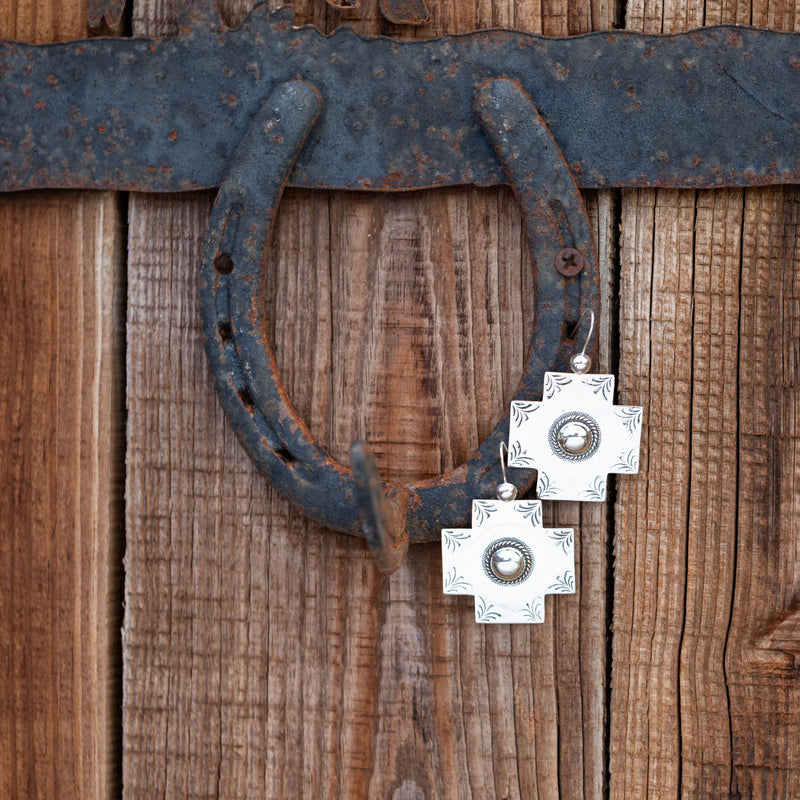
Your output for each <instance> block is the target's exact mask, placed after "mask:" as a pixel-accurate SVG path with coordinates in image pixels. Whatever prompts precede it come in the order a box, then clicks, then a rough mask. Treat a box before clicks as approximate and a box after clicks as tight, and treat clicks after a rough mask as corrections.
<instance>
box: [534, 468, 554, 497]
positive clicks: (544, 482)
mask: <svg viewBox="0 0 800 800" xmlns="http://www.w3.org/2000/svg"><path fill="white" fill-rule="evenodd" d="M558 492H559V489H558V486H556V484H555V483H553V482H552V481H551V480H550V476H549V475H548V474H547V473H546V472H544V471H543V470H541V469H540V470H539V478H538V480H537V482H536V493H537V494H538V495H539V497H541V498H543V499H544V500H546V499H547V498H548V497H558Z"/></svg>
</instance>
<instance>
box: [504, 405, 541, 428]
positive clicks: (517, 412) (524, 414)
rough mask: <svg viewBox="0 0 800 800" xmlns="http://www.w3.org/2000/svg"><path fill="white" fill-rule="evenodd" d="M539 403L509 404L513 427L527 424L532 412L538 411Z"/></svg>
mask: <svg viewBox="0 0 800 800" xmlns="http://www.w3.org/2000/svg"><path fill="white" fill-rule="evenodd" d="M541 405H542V404H541V403H532V402H522V401H519V400H517V401H515V402H513V403H512V404H511V421H512V423H513V424H514V425H516V426H520V425H522V424H523V423H524V422H527V421H528V420H529V419H530V417H531V414H533V412H534V411H538V409H539V407H540V406H541Z"/></svg>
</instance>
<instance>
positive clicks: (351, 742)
mask: <svg viewBox="0 0 800 800" xmlns="http://www.w3.org/2000/svg"><path fill="white" fill-rule="evenodd" d="M578 5H579V6H580V8H581V13H580V14H577V13H572V14H568V13H567V8H566V4H563V5H559V4H554V6H553V14H550V13H549V12H548V11H547V10H542V9H533V8H531V9H526V10H525V12H526V13H525V15H524V16H523V15H522V14H521V13H520V10H519V8H517V9H515V8H514V5H513V4H511V3H503V2H495V3H492V4H486V5H485V6H482V7H474V8H473V7H470V6H468V5H467V4H464V3H461V4H452V5H448V4H441V5H438V6H436V8H435V23H434V25H433V26H431V27H430V29H426V31H425V32H424V33H425V35H434V34H436V33H437V32H444V31H467V30H471V29H473V28H476V27H487V26H491V25H498V24H502V25H507V26H513V27H519V28H523V29H528V30H533V31H542V30H543V29H544V31H545V32H546V33H550V34H566V33H568V32H577V29H576V28H577V26H581V25H584V26H585V25H586V23H587V20H589V19H590V18H591V13H592V12H591V9H590V7H589V6H588V5H586V6H583V5H581V4H578ZM295 12H296V15H297V19H298V21H300V22H302V21H310V22H313V23H315V24H317V25H318V26H320V27H322V28H325V29H328V30H330V29H332V27H333V26H334V25H335V24H337V22H341V21H342V20H340V19H338V18H337V17H336V16H335V15H334V14H333V13H331V12H325V11H324V7H323V5H322V4H318V3H316V2H315V3H313V4H310V3H309V4H308V5H301V6H300V7H298V6H295ZM235 13H236V10H234V14H235ZM351 13H352V12H351ZM604 13H605V16H604V17H603V18H602V20H601V19H595V21H594V24H595V25H596V26H597V27H608V26H609V25H610V24H611V22H612V20H611V16H610V11H609V10H608V9H607V8H606V9H605V11H604ZM347 21H348V22H349V23H350V24H353V25H354V26H355V27H357V29H359V30H361V31H363V32H367V33H379V32H381V30H382V27H381V24H380V23H379V22H378V19H377V8H376V6H375V5H374V4H371V3H370V4H367V6H366V8H365V9H364V12H363V14H362V16H361V17H360V18H358V17H354V16H351V18H350V19H349V20H347ZM134 22H135V25H138V26H140V27H139V28H138V30H140V31H143V32H149V33H152V32H156V31H159V30H163V29H165V28H166V29H168V28H169V24H170V22H169V18H168V15H167V14H165V11H164V9H162V8H160V7H158V6H155V5H153V6H149V5H147V4H144V5H140V6H138V7H137V9H136V11H135V20H134ZM162 26H165V28H164V27H162ZM383 29H384V30H385V31H387V32H392V33H399V32H400V29H397V28H387V27H384V28H383ZM581 29H586V28H585V27H584V28H581ZM210 202H211V198H210V197H209V196H208V195H205V194H204V195H200V196H193V197H185V198H155V197H136V198H133V199H132V201H131V218H130V222H131V226H130V231H131V239H130V254H131V259H130V263H129V280H130V284H129V316H128V354H129V378H128V404H129V451H128V464H129V472H128V493H127V496H128V531H129V538H128V555H127V559H126V565H127V591H126V624H125V687H126V688H125V766H124V778H125V786H126V796H128V797H131V798H134V797H141V796H160V795H162V794H164V793H166V795H167V796H170V797H200V796H202V797H215V796H220V797H244V796H252V797H276V798H277V797H286V798H289V797H292V798H294V797H303V796H307V797H311V796H322V797H348V798H358V797H392V796H393V795H394V796H396V797H422V796H424V797H453V798H456V797H469V796H475V797H489V796H497V797H518V798H535V797H542V798H551V797H555V796H557V795H558V793H559V792H561V793H563V795H564V796H575V797H577V796H586V797H595V798H600V797H602V796H603V783H604V774H605V769H604V752H605V751H604V730H605V729H604V724H603V719H604V713H605V687H606V685H607V675H606V663H605V653H606V645H607V642H606V638H605V630H606V627H607V619H606V613H607V608H606V600H605V598H606V597H607V591H606V588H607V587H606V578H607V576H606V563H605V559H606V537H605V524H606V523H605V512H604V510H603V509H597V508H587V509H584V510H583V512H581V510H580V509H579V508H578V507H577V506H573V505H568V506H563V507H561V508H560V509H558V511H557V513H558V514H559V521H560V522H566V521H569V522H570V523H573V522H574V523H575V524H580V525H581V528H582V529H583V531H584V533H585V534H586V536H585V538H584V545H583V548H582V550H581V554H580V570H581V571H580V585H581V590H580V594H579V595H577V596H575V597H569V598H564V602H562V603H560V604H558V605H556V604H553V605H548V615H549V618H548V622H547V623H546V624H545V625H542V626H536V627H531V628H528V627H519V628H514V629H510V628H507V627H500V628H495V627H487V628H481V627H476V625H475V624H474V621H473V612H472V602H471V599H468V598H463V599H459V600H456V601H455V602H454V600H453V599H452V598H445V597H443V596H442V594H441V577H440V571H441V561H440V554H439V552H438V547H437V546H430V547H420V548H415V549H414V550H413V552H412V554H411V556H410V557H409V559H408V562H407V563H406V564H405V565H404V567H403V568H402V569H401V571H400V572H399V573H397V574H396V575H394V576H393V577H391V578H388V579H383V578H381V577H379V576H378V574H377V573H376V572H375V571H374V569H373V567H372V565H371V562H370V560H369V557H368V556H367V554H366V552H365V550H364V547H363V544H362V543H361V542H358V541H354V540H350V539H347V538H346V537H343V536H341V535H336V534H331V533H330V532H327V531H322V530H320V529H319V528H317V527H316V526H314V525H311V524H309V523H307V522H306V521H305V520H303V518H302V517H300V516H298V515H297V514H296V513H295V512H293V511H291V510H290V509H288V508H287V506H286V504H285V503H284V501H282V500H280V499H279V498H277V497H276V496H275V495H274V494H273V493H272V492H271V490H270V489H268V488H267V487H266V486H265V485H264V482H263V481H262V480H261V479H260V478H259V477H258V476H257V475H256V474H255V473H254V470H253V468H252V467H251V465H250V464H249V463H248V461H247V459H246V458H245V457H244V455H243V454H242V451H241V450H240V448H239V446H238V445H237V443H236V441H235V439H234V437H233V435H232V433H231V432H230V430H229V429H228V428H227V426H226V423H225V422H224V420H223V417H222V414H221V412H220V410H219V408H218V404H217V401H216V399H215V397H214V394H213V391H212V388H211V382H210V379H209V377H208V373H207V367H206V363H205V356H204V354H203V352H202V348H201V342H200V334H199V329H198V318H197V297H196V287H195V277H196V275H197V268H198V263H199V257H200V246H201V242H202V239H203V236H204V229H205V225H206V220H207V216H208V212H209V208H210ZM590 203H591V207H592V212H593V218H594V220H595V224H596V226H597V237H598V239H599V240H600V241H601V242H602V243H603V246H604V253H607V251H608V241H609V240H610V231H609V228H610V224H611V211H612V203H611V196H610V195H603V196H602V197H599V198H598V197H597V196H592V197H591V198H590ZM607 256H608V253H607ZM270 269H271V273H270V274H271V276H272V277H271V280H272V281H273V283H272V284H271V286H270V295H271V297H272V316H273V318H274V320H275V324H274V332H273V337H274V341H275V342H276V349H277V357H278V360H279V363H280V367H281V370H282V374H283V376H284V379H285V381H286V384H287V387H288V388H289V391H290V393H291V396H292V398H293V400H294V402H295V403H296V404H297V406H298V408H299V409H300V411H301V412H302V414H303V415H304V418H305V419H306V420H307V421H308V422H309V424H310V425H311V428H312V430H313V432H314V433H315V434H316V435H317V436H318V437H319V438H320V439H321V441H322V442H323V443H325V444H326V445H327V446H329V447H330V448H331V449H332V451H333V452H334V453H335V454H336V455H337V456H339V457H342V458H345V457H346V453H347V450H348V447H349V444H350V441H351V439H352V438H355V437H356V436H361V437H365V438H367V439H368V440H369V441H370V442H371V444H372V446H373V447H374V449H375V451H376V453H377V455H378V458H379V461H380V464H381V468H382V471H383V474H384V476H385V477H387V478H391V479H394V480H404V479H418V478H421V477H425V476H429V475H436V474H438V473H440V472H441V471H443V470H445V469H448V468H450V467H451V466H453V465H455V464H457V463H459V462H460V461H461V460H463V459H464V458H465V457H466V456H467V455H468V454H469V453H470V452H471V450H472V449H473V448H474V447H475V446H476V445H477V444H478V443H479V442H480V441H481V439H482V438H483V437H484V436H485V435H486V434H487V433H488V431H489V430H490V428H491V426H492V425H493V424H494V423H495V422H496V420H497V419H498V418H499V417H500V416H501V415H502V414H503V412H504V408H505V407H506V404H507V402H508V401H509V399H510V397H511V395H512V393H513V390H514V387H515V384H516V382H517V380H518V376H519V374H520V372H521V365H522V360H523V355H524V343H525V340H526V336H525V334H526V331H527V330H528V329H529V326H530V323H531V301H530V298H531V292H532V287H531V278H530V269H529V265H528V261H527V255H526V247H525V243H524V240H523V236H522V232H521V227H520V219H519V214H518V211H517V209H516V203H515V201H514V200H513V197H512V196H511V194H510V193H509V192H508V191H499V192H497V191H474V190H468V189H464V190H450V191H445V190H442V191H435V192H421V193H415V194H409V195H393V196H391V197H389V196H380V195H373V196H365V195H357V194H343V193H342V194H328V193H322V192H318V193H301V192H292V193H290V194H289V195H288V196H287V197H286V198H285V200H284V202H283V204H282V206H281V212H280V221H279V226H278V233H277V236H276V249H275V252H274V254H273V257H272V259H271V268H270ZM579 653H582V654H583V658H581V657H579V656H578V654H579Z"/></svg>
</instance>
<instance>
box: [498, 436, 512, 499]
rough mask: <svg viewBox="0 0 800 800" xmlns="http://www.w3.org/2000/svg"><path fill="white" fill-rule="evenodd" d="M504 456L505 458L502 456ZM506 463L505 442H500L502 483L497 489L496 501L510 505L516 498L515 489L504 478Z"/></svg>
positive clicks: (506, 451)
mask: <svg viewBox="0 0 800 800" xmlns="http://www.w3.org/2000/svg"><path fill="white" fill-rule="evenodd" d="M503 454H505V456H504V455H503ZM507 461H508V447H507V445H506V443H505V442H500V471H501V473H502V475H503V482H502V483H501V484H500V485H499V486H498V487H497V499H498V500H503V501H505V502H506V503H510V502H511V501H512V500H516V498H517V487H516V486H514V484H513V483H509V482H508V480H507V478H506V462H507Z"/></svg>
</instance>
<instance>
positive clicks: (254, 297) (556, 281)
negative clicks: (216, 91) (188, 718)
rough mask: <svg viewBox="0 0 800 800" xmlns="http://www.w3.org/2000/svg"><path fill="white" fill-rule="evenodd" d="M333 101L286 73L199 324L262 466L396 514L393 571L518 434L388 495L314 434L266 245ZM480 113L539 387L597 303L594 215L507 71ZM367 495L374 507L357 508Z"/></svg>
mask: <svg viewBox="0 0 800 800" xmlns="http://www.w3.org/2000/svg"><path fill="white" fill-rule="evenodd" d="M325 105H326V98H325V97H324V96H323V97H322V98H320V95H319V93H318V92H317V91H316V89H315V88H314V87H313V85H312V84H310V83H308V82H306V81H288V82H286V83H284V84H282V85H281V86H279V87H277V88H276V90H275V91H274V92H273V93H272V94H271V95H270V96H269V97H268V98H267V99H266V100H265V101H264V103H263V104H262V106H261V109H260V110H259V112H258V114H257V115H256V116H255V117H254V118H253V122H252V123H251V125H250V128H249V129H248V131H247V133H246V134H245V136H244V138H243V140H242V143H241V144H240V146H239V148H238V150H237V152H236V154H235V156H234V158H233V160H232V164H231V167H230V169H229V171H228V175H227V176H226V178H225V180H224V182H223V183H222V186H221V187H220V191H219V195H218V197H217V201H216V203H215V205H214V210H213V211H212V215H211V222H210V226H209V235H208V238H207V240H206V246H205V251H204V256H203V266H202V270H201V285H200V301H201V313H202V318H203V332H204V338H205V345H206V352H207V354H208V358H209V362H210V364H211V370H212V373H213V374H214V378H215V383H216V388H217V393H218V395H219V397H220V401H221V403H222V406H223V408H224V409H225V412H226V413H227V415H228V418H229V420H230V421H231V424H232V426H233V428H234V430H235V431H236V433H237V435H238V436H239V438H240V440H241V442H242V444H243V445H244V447H245V449H246V450H247V452H248V453H249V454H250V457H251V458H252V459H253V461H254V462H255V464H256V465H257V466H258V468H259V469H260V470H261V471H262V472H263V473H264V474H265V475H267V476H268V477H269V479H270V481H271V483H272V484H273V485H274V486H275V487H276V488H277V489H278V490H279V491H281V492H282V493H283V494H285V495H286V496H288V497H289V498H290V499H291V500H292V501H293V502H294V503H295V505H297V506H298V507H299V508H300V509H301V510H302V511H303V512H304V513H305V514H307V515H308V516H310V517H312V518H313V519H315V520H317V521H318V522H320V523H322V524H324V525H326V526H327V527H330V528H334V529H336V530H340V531H343V532H346V533H350V534H356V535H362V533H364V532H365V531H366V533H367V535H368V536H369V537H371V538H372V537H374V538H376V539H379V538H380V532H381V531H382V530H385V529H386V528H387V526H388V527H390V528H391V530H392V531H393V532H394V533H393V536H392V542H393V545H392V548H389V547H388V546H387V547H384V548H383V549H384V552H383V554H382V555H381V558H377V559H376V563H378V564H379V566H381V564H382V563H384V564H385V565H386V568H387V571H390V569H391V567H393V566H396V564H397V563H398V562H397V558H395V557H394V554H393V553H391V552H389V550H390V549H395V550H396V551H397V553H398V554H400V555H399V557H401V556H402V552H403V547H404V542H406V541H412V542H413V541H427V540H431V539H436V538H438V537H439V533H440V529H441V528H443V527H458V526H463V525H466V524H467V521H468V518H469V513H470V506H471V500H472V498H475V497H487V496H491V495H492V493H493V491H494V489H495V487H496V486H497V484H498V483H499V482H500V476H501V470H500V463H499V459H498V452H499V445H500V442H501V441H505V439H506V437H507V434H508V418H507V417H506V418H505V419H503V420H502V421H501V422H499V423H498V424H497V426H496V427H495V429H494V430H493V431H492V432H491V434H490V435H489V436H488V438H487V439H486V440H485V441H484V442H483V443H482V444H481V446H480V447H479V449H478V450H477V451H476V452H475V453H474V454H473V455H472V456H471V457H470V458H469V459H468V460H467V462H466V463H464V464H462V465H461V466H460V467H458V468H456V469H454V470H452V471H451V472H450V473H447V474H446V475H441V476H439V477H438V478H435V479H433V480H428V481H423V482H420V483H416V484H408V485H399V484H387V485H385V486H384V487H383V490H384V491H383V499H381V496H380V493H379V492H378V487H377V486H376V485H375V484H376V482H377V479H376V477H375V475H374V469H370V468H369V465H368V463H366V462H365V459H364V458H363V457H362V456H363V454H362V453H360V452H358V451H357V452H356V454H355V460H357V461H358V462H359V463H360V464H362V467H361V468H360V472H361V474H362V477H363V480H361V481H356V480H355V479H354V476H353V474H352V473H351V471H350V470H349V469H347V468H345V467H344V466H343V465H341V464H340V463H338V462H337V461H336V460H335V459H334V458H333V457H332V456H331V455H330V454H329V453H327V452H326V451H325V450H324V448H323V447H322V446H321V445H320V444H319V443H318V442H317V441H316V440H315V439H314V437H313V436H312V435H311V433H310V431H309V430H308V428H307V427H306V425H305V424H304V423H303V421H302V420H301V419H300V417H299V415H298V414H297V412H296V410H295V409H294V407H293V406H292V404H291V400H290V399H289V397H288V394H287V392H286V389H285V387H284V385H283V382H282V380H281V377H280V374H279V372H278V368H277V365H276V362H275V358H274V356H273V354H272V350H271V347H270V343H269V341H268V337H267V331H268V330H269V328H270V326H269V324H268V320H267V319H266V316H265V315H266V313H267V311H266V310H267V302H266V293H267V291H268V288H267V287H268V281H269V277H268V275H267V274H266V272H265V269H266V264H267V259H266V258H265V254H266V251H267V248H268V245H269V242H270V237H271V228H272V224H273V222H274V219H275V217H276V214H277V208H278V204H279V202H280V197H281V193H282V191H283V187H284V186H285V184H286V182H287V180H288V179H289V176H290V174H291V170H292V166H293V164H294V163H295V160H296V159H297V154H298V153H300V152H302V147H303V143H304V141H307V139H308V138H310V137H311V136H313V131H314V123H315V121H316V120H318V119H321V118H322V114H324V108H325ZM472 105H473V104H472V103H470V106H472ZM473 114H475V116H476V119H477V120H478V122H479V124H480V126H481V129H482V131H483V134H482V135H484V136H485V137H486V140H487V143H488V144H489V146H490V147H492V149H493V150H494V152H496V154H497V158H498V160H499V163H501V164H502V165H503V166H504V168H505V169H506V170H507V178H508V181H509V182H510V183H511V185H512V187H513V188H514V191H515V194H516V196H517V199H518V200H519V202H520V205H521V207H522V210H523V213H524V216H525V223H526V229H527V233H528V237H529V240H530V242H531V250H532V261H533V264H534V267H533V268H534V271H535V278H536V287H537V292H536V311H535V319H536V326H535V330H534V332H533V336H532V339H531V342H530V346H529V350H528V359H527V362H526V366H525V372H524V375H523V377H522V379H521V381H520V384H519V388H518V393H517V397H519V398H522V397H532V396H536V395H537V394H539V393H540V392H541V388H542V387H541V384H542V379H543V375H544V372H545V371H546V370H548V369H561V370H564V369H566V368H567V364H568V359H569V356H570V354H571V353H572V351H573V348H574V342H573V341H572V340H570V339H569V336H570V335H574V328H575V326H576V323H577V322H578V320H579V319H580V316H581V312H582V311H583V310H584V309H587V308H588V309H592V310H593V311H594V312H595V313H596V314H597V313H599V290H598V273H597V261H596V258H595V254H594V245H593V242H592V237H591V230H590V225H589V221H588V218H587V216H586V210H585V208H584V206H583V202H582V200H581V196H580V192H579V190H578V187H577V186H576V184H575V182H574V180H573V178H572V176H571V175H570V171H569V168H568V166H567V164H566V162H565V161H564V158H563V156H562V155H561V153H560V151H559V148H558V146H557V144H556V143H555V141H554V140H553V137H552V135H551V134H550V131H549V130H548V128H547V125H546V124H545V122H544V120H543V119H542V117H541V116H540V115H539V114H538V112H537V110H536V107H535V106H534V104H533V103H532V101H531V99H530V97H528V95H527V94H526V93H525V92H524V90H523V89H522V88H521V86H520V85H519V84H518V83H516V82H514V81H511V80H509V79H506V78H499V79H495V80H486V81H484V82H483V83H481V84H480V85H479V86H478V87H477V88H476V90H475V95H474V111H473ZM564 247H573V248H577V249H579V250H580V251H582V253H583V256H584V268H583V270H582V271H581V272H580V273H579V274H577V275H573V276H569V277H568V276H565V275H564V274H562V271H559V269H557V268H556V265H555V263H554V262H555V256H556V254H557V253H558V251H559V250H560V249H561V248H564ZM584 333H585V332H584ZM370 476H371V477H370ZM515 477H516V479H517V480H516V482H517V483H518V484H519V486H520V488H521V490H523V491H524V490H526V489H527V488H528V487H529V486H530V485H531V484H532V482H533V478H534V472H533V471H532V470H519V471H518V472H517V473H516V475H515ZM370 484H371V485H370ZM359 497H361V503H359V502H358V498H359ZM364 498H366V500H364ZM360 508H361V509H363V510H364V512H365V513H366V514H367V518H366V519H362V518H360ZM383 556H385V558H383Z"/></svg>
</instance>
